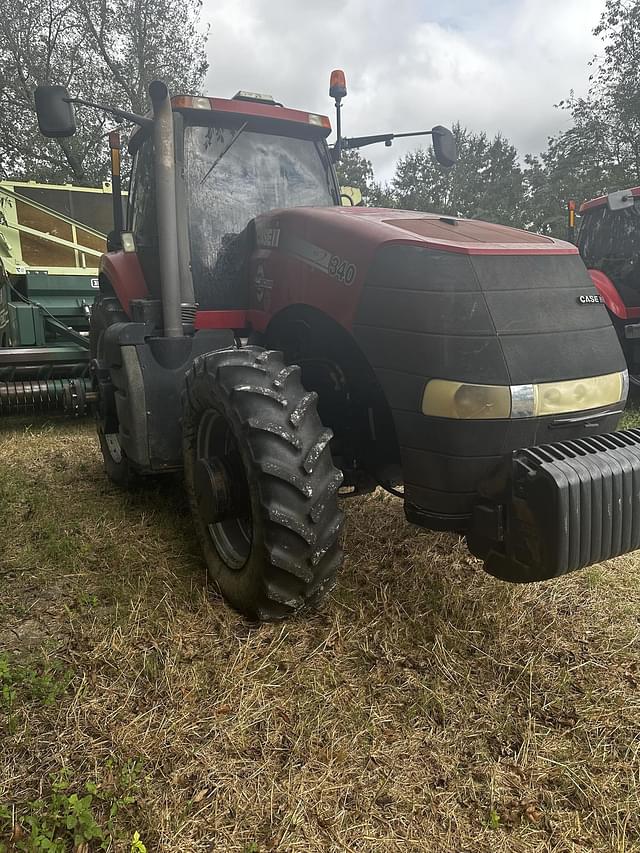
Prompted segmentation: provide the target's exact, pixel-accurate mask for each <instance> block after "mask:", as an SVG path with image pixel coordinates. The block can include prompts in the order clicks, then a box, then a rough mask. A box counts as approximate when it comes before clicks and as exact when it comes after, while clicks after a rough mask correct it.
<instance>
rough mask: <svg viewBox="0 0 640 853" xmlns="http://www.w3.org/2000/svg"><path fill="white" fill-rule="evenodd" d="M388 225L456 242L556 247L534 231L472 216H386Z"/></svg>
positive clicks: (429, 237)
mask: <svg viewBox="0 0 640 853" xmlns="http://www.w3.org/2000/svg"><path fill="white" fill-rule="evenodd" d="M384 222H385V224H386V225H393V226H395V227H396V228H402V229H403V230H404V231H410V232H411V233H413V234H418V235H419V236H420V237H424V238H425V239H427V240H439V241H441V240H446V241H447V242H449V243H455V244H456V245H460V244H464V245H473V244H474V243H476V244H478V245H487V244H490V245H495V244H496V243H500V244H501V245H506V244H507V243H508V244H509V245H513V244H519V245H520V244H522V243H527V244H529V243H531V244H534V245H538V246H545V245H546V246H553V240H551V239H549V238H548V237H543V236H541V235H540V234H533V233H531V232H530V231H520V230H519V229H517V228H508V227H507V226H505V225H492V224H491V223H489V222H479V221H474V220H470V219H450V218H449V217H442V218H440V217H438V218H437V219H436V218H435V217H430V216H429V217H424V216H421V217H419V218H418V217H416V218H412V219H386V220H384Z"/></svg>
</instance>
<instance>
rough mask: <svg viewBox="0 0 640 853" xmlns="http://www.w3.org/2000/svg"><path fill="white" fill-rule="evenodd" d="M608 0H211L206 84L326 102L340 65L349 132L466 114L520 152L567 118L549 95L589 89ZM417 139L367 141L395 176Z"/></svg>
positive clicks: (211, 89) (538, 145) (536, 147)
mask: <svg viewBox="0 0 640 853" xmlns="http://www.w3.org/2000/svg"><path fill="white" fill-rule="evenodd" d="M603 5H604V2H603V0H563V2H558V0H511V2H509V0H485V2H473V0H459V2H458V3H457V4H455V6H453V7H450V6H447V7H446V8H444V7H445V4H443V3H436V2H426V0H394V2H389V1H388V0H324V2H323V3H321V4H308V5H306V4H303V3H300V2H294V1H293V0H205V5H204V17H205V19H206V20H208V21H209V22H210V23H211V36H210V42H209V59H210V63H211V70H210V72H209V75H208V78H207V83H206V91H207V93H208V94H215V95H219V96H222V97H228V96H230V95H232V94H233V93H234V92H236V91H237V90H238V89H249V90H254V91H266V92H271V93H273V95H274V96H275V97H276V99H277V100H280V101H282V102H283V103H285V104H287V106H292V107H298V108H301V109H309V110H312V111H316V112H324V113H327V114H328V115H330V116H331V117H332V118H333V106H332V102H331V101H330V100H329V98H328V80H329V72H330V71H331V70H332V69H333V68H344V69H345V71H346V74H347V83H348V86H349V96H348V98H347V99H346V101H345V102H344V109H343V124H344V132H345V134H346V135H353V136H359V135H362V134H365V133H380V132H387V131H396V132H401V131H409V130H423V129H424V130H426V129H428V128H430V127H431V126H432V125H434V124H445V125H451V124H452V123H453V122H454V121H456V120H460V121H461V122H462V124H464V125H466V126H467V127H469V128H471V129H473V130H486V131H488V132H489V133H491V134H493V133H496V132H498V131H501V132H502V133H504V134H505V135H506V136H507V137H508V138H509V139H510V140H511V141H512V142H513V143H514V144H515V145H516V147H517V148H518V150H519V151H520V153H521V154H522V155H524V154H525V153H527V152H538V151H540V150H542V149H543V148H544V147H545V145H546V138H547V136H549V135H550V134H553V133H555V132H557V131H558V130H559V129H560V128H562V127H564V126H566V124H567V120H568V119H567V115H566V114H565V113H563V112H562V111H559V110H557V109H554V106H553V104H554V103H557V102H558V101H559V100H561V99H562V98H564V97H566V95H567V94H568V93H569V90H570V89H572V88H573V89H575V90H576V91H578V92H584V91H585V89H586V86H587V78H588V73H589V71H588V67H587V62H588V61H589V59H590V58H591V57H592V56H593V54H594V53H595V52H596V51H597V50H598V48H599V43H598V41H597V40H596V39H595V38H594V37H593V35H592V33H591V31H592V29H593V27H594V26H595V24H596V23H597V20H598V18H599V15H600V12H601V10H602V8H603ZM418 144H419V141H418V140H414V141H413V142H411V141H406V142H404V143H400V142H398V143H395V144H394V146H393V148H384V146H376V147H371V148H369V149H367V150H366V153H367V156H369V157H371V159H372V160H373V163H374V167H375V169H376V172H377V174H378V175H379V176H381V177H390V176H391V174H392V173H393V164H394V162H395V160H396V159H397V157H398V156H400V155H401V154H402V153H404V152H405V151H407V150H410V149H411V148H415V147H417V145H418Z"/></svg>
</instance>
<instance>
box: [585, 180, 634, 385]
mask: <svg viewBox="0 0 640 853" xmlns="http://www.w3.org/2000/svg"><path fill="white" fill-rule="evenodd" d="M580 214H581V216H582V220H581V223H580V230H579V232H578V240H577V243H578V250H579V251H580V254H581V255H582V258H583V260H584V262H585V264H586V265H587V267H588V269H589V274H590V275H591V278H592V280H593V283H594V285H595V287H596V291H597V295H598V297H599V299H600V300H601V301H602V302H604V304H605V305H606V306H607V310H608V311H609V315H610V317H611V321H612V323H613V326H614V328H615V330H616V332H617V333H618V338H619V340H620V344H621V345H622V350H623V352H624V355H625V358H626V360H627V365H628V368H629V376H630V378H631V380H632V381H633V383H634V385H636V386H638V385H640V187H634V188H633V189H629V190H621V191H619V192H613V193H609V195H606V196H601V197H600V198H594V199H592V200H591V201H586V202H584V204H583V205H582V206H581V207H580Z"/></svg>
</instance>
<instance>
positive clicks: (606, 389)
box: [422, 370, 629, 420]
mask: <svg viewBox="0 0 640 853" xmlns="http://www.w3.org/2000/svg"><path fill="white" fill-rule="evenodd" d="M628 381H629V380H628V376H627V371H626V370H625V371H622V372H620V373H609V374H607V375H605V376H590V377H587V378H585V379H569V380H566V381H563V382H542V383H539V384H537V385H476V384H472V383H468V382H452V381H451V380H448V379H431V380H430V381H429V382H427V385H426V387H425V389H424V394H423V397H422V412H423V414H425V415H431V416H434V417H439V418H456V419H458V420H483V419H484V420H487V419H491V420H494V419H504V418H535V417H542V416H544V415H561V414H568V413H569V412H583V411H586V410H589V409H599V408H601V407H602V406H610V405H612V404H615V403H619V402H621V401H623V400H625V399H626V396H627V390H628Z"/></svg>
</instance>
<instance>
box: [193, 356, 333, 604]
mask: <svg viewBox="0 0 640 853" xmlns="http://www.w3.org/2000/svg"><path fill="white" fill-rule="evenodd" d="M316 400H317V395H316V394H315V393H314V392H307V391H305V389H304V388H303V387H302V384H301V382H300V369H299V368H298V367H296V366H287V365H286V364H285V362H284V360H283V357H282V353H280V352H274V351H269V350H263V349H261V348H259V347H245V348H243V349H228V350H221V351H220V352H215V353H210V354H208V355H205V356H201V357H200V358H197V359H196V360H195V362H194V364H193V367H192V369H191V371H190V372H189V374H188V375H187V384H186V393H185V403H184V413H183V415H184V417H183V439H184V473H185V482H186V487H187V492H188V495H189V501H190V504H191V509H192V512H193V517H194V520H195V525H196V529H197V532H198V537H199V539H200V542H201V545H202V548H203V551H204V556H205V560H206V563H207V567H208V570H209V574H210V576H211V577H212V578H213V580H214V581H215V582H216V583H217V585H218V586H219V588H220V590H221V592H222V594H223V596H224V597H225V599H226V600H227V601H228V602H229V603H230V604H231V605H232V606H233V607H235V608H236V609H237V610H239V611H240V612H242V613H244V614H245V615H247V616H249V617H251V618H254V619H259V620H264V621H271V620H276V619H282V618H285V617H287V616H290V615H291V614H293V613H295V612H296V611H298V610H301V609H302V608H304V607H305V606H309V605H315V604H316V603H318V602H319V601H320V600H321V599H322V598H323V597H324V596H325V595H326V594H327V592H328V591H329V590H330V589H331V587H332V586H333V584H334V582H335V576H336V572H337V570H338V568H339V566H340V564H341V562H342V551H341V548H340V543H339V538H340V531H341V527H342V521H343V514H342V513H341V512H340V511H339V510H338V507H337V492H338V489H339V487H340V483H341V482H342V474H341V472H340V471H338V470H337V469H336V468H335V467H334V465H333V461H332V458H331V451H330V449H329V441H330V439H331V436H332V434H331V431H330V430H327V429H324V427H323V425H322V423H321V422H320V418H319V417H318V413H317V411H316Z"/></svg>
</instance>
